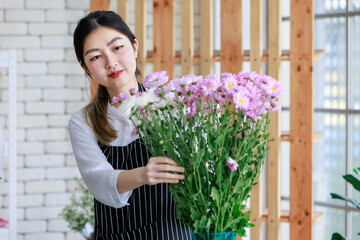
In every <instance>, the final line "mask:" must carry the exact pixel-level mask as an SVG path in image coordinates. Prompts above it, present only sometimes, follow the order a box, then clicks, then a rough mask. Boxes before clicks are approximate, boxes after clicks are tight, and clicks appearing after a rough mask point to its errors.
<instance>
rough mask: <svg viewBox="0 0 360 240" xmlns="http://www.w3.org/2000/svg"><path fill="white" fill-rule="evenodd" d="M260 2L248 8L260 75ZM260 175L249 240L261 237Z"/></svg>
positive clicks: (252, 57) (253, 52)
mask: <svg viewBox="0 0 360 240" xmlns="http://www.w3.org/2000/svg"><path fill="white" fill-rule="evenodd" d="M261 16H262V0H253V1H251V8H250V65H251V67H250V68H251V71H256V72H257V73H258V74H261V73H262V61H261V57H262V52H263V50H262V17H261ZM261 179H262V174H260V176H259V178H258V180H257V185H255V186H254V187H253V189H252V190H251V193H250V209H251V216H250V219H251V223H253V224H254V225H255V226H254V227H252V228H251V229H250V236H251V240H260V238H261V235H262V208H263V206H262V205H263V204H262V198H263V197H262V194H261V188H262V180H261Z"/></svg>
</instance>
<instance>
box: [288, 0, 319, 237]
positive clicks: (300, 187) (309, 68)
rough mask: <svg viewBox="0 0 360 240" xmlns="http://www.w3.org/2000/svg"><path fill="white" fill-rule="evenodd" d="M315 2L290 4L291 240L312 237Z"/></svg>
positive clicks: (302, 0) (296, 1) (309, 0)
mask: <svg viewBox="0 0 360 240" xmlns="http://www.w3.org/2000/svg"><path fill="white" fill-rule="evenodd" d="M313 39H314V1H313V0H301V1H300V0H291V10H290V55H291V58H290V96H291V99H290V239H291V240H300V239H312V236H313V228H312V223H313V186H312V179H313V178H312V166H313V141H312V139H313V110H314V106H313V102H314V98H313V58H314V40H313Z"/></svg>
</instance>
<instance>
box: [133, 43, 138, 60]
mask: <svg viewBox="0 0 360 240" xmlns="http://www.w3.org/2000/svg"><path fill="white" fill-rule="evenodd" d="M133 48H134V55H135V58H137V56H138V49H139V43H138V41H137V39H134V43H133Z"/></svg>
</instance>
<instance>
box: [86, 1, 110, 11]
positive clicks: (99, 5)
mask: <svg viewBox="0 0 360 240" xmlns="http://www.w3.org/2000/svg"><path fill="white" fill-rule="evenodd" d="M97 10H110V0H90V12H94V11H97Z"/></svg>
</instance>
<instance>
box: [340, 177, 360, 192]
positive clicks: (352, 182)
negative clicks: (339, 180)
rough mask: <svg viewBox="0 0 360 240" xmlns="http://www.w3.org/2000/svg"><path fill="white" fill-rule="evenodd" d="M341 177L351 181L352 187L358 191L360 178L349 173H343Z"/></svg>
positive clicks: (359, 189)
mask: <svg viewBox="0 0 360 240" xmlns="http://www.w3.org/2000/svg"><path fill="white" fill-rule="evenodd" d="M343 178H344V179H345V180H346V181H347V182H349V183H351V185H353V187H354V188H355V189H356V190H358V191H360V180H359V179H357V178H356V177H355V176H353V175H351V174H347V175H344V176H343Z"/></svg>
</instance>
